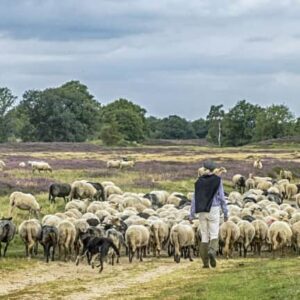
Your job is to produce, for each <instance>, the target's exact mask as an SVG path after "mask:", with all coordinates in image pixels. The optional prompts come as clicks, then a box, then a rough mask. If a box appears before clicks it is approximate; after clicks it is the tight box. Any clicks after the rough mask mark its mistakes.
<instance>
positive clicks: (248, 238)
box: [237, 221, 255, 257]
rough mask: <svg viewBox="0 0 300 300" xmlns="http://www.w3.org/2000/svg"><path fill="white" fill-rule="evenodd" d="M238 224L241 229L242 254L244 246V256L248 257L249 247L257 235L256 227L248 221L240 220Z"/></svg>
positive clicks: (239, 241)
mask: <svg viewBox="0 0 300 300" xmlns="http://www.w3.org/2000/svg"><path fill="white" fill-rule="evenodd" d="M237 226H238V227H239V229H240V237H239V239H238V243H239V246H240V256H242V246H243V249H244V257H247V249H248V247H249V245H250V244H251V242H252V240H253V238H254V236H255V228H254V226H253V225H252V224H251V223H250V222H248V221H240V222H239V223H238V224H237Z"/></svg>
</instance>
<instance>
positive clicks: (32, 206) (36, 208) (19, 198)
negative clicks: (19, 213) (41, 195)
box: [9, 192, 41, 218]
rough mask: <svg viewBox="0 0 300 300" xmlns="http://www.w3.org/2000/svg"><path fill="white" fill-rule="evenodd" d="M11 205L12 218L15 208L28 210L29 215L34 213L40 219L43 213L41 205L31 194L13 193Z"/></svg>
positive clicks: (10, 199)
mask: <svg viewBox="0 0 300 300" xmlns="http://www.w3.org/2000/svg"><path fill="white" fill-rule="evenodd" d="M9 204H10V216H12V213H13V210H14V208H15V207H17V208H19V209H21V210H28V211H29V215H30V216H31V214H32V213H34V214H35V216H36V217H37V218H38V217H39V213H40V211H41V207H40V205H39V203H38V202H37V201H36V199H35V197H34V196H33V195H31V194H25V193H22V192H13V193H12V194H11V195H10V196H9Z"/></svg>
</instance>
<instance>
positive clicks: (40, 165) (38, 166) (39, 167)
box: [31, 161, 52, 173]
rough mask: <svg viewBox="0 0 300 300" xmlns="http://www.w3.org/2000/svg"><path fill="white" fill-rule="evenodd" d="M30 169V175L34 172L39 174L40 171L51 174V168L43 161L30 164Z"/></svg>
mask: <svg viewBox="0 0 300 300" xmlns="http://www.w3.org/2000/svg"><path fill="white" fill-rule="evenodd" d="M31 169H32V173H34V172H35V171H39V173H40V172H41V171H45V172H47V171H48V172H50V173H51V172H52V168H51V166H50V165H49V164H48V163H47V162H44V161H33V162H31Z"/></svg>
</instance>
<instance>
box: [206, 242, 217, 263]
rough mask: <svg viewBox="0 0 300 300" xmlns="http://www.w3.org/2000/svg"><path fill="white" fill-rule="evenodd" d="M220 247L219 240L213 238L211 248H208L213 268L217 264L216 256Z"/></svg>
mask: <svg viewBox="0 0 300 300" xmlns="http://www.w3.org/2000/svg"><path fill="white" fill-rule="evenodd" d="M218 248H219V240H218V239H213V240H211V241H210V243H209V249H208V258H209V264H210V266H211V267H212V268H215V267H216V265H217V261H216V256H217V251H218Z"/></svg>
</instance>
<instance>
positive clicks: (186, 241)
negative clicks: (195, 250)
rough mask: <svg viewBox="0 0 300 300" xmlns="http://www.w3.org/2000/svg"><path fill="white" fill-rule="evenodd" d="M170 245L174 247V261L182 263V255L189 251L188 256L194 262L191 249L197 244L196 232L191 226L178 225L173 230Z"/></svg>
mask: <svg viewBox="0 0 300 300" xmlns="http://www.w3.org/2000/svg"><path fill="white" fill-rule="evenodd" d="M170 243H171V245H173V247H174V261H175V262H176V263H179V262H180V257H181V254H182V253H183V251H184V250H185V249H187V255H188V257H189V260H190V261H193V259H192V257H191V247H192V246H194V244H195V232H194V230H193V228H192V226H190V225H185V224H177V225H174V226H173V227H172V228H171V232H170Z"/></svg>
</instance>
